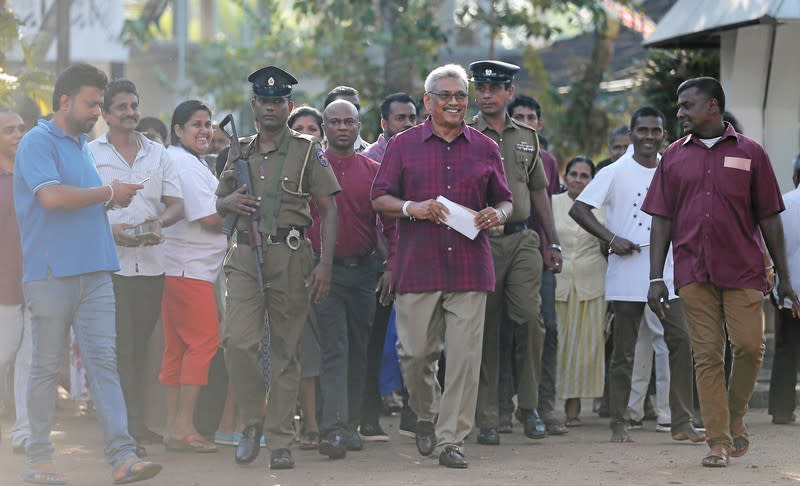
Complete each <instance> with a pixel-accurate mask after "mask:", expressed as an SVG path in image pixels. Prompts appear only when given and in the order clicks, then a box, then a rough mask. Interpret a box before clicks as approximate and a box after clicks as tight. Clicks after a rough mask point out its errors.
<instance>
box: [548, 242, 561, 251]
mask: <svg viewBox="0 0 800 486" xmlns="http://www.w3.org/2000/svg"><path fill="white" fill-rule="evenodd" d="M550 248H551V249H553V250H556V251H557V252H559V253H561V245H559V244H558V243H550Z"/></svg>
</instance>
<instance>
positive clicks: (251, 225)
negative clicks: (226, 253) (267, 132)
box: [219, 114, 264, 292]
mask: <svg viewBox="0 0 800 486" xmlns="http://www.w3.org/2000/svg"><path fill="white" fill-rule="evenodd" d="M228 125H230V132H228V131H227V130H225V127H226V126H228ZM219 129H220V130H221V131H222V133H223V134H225V137H226V138H227V139H228V140H229V141H230V143H231V145H230V148H229V149H228V150H229V152H228V160H233V167H232V169H233V171H234V172H235V179H236V187H237V188H239V187H242V185H246V186H247V194H249V195H251V196H255V195H254V194H253V184H252V180H251V179H250V162H248V161H247V159H243V158H242V146H241V144H240V143H239V135H238V134H237V133H236V123H234V121H233V115H230V114H229V115H228V116H226V117H225V118H224V119H223V120H222V121H221V122H220V123H219ZM238 219H239V214H237V213H234V212H231V213H228V214H226V215H225V217H224V221H223V224H222V232H223V233H225V235H226V236H231V235H232V234H233V232H234V231H235V230H236V221H237V220H238ZM260 219H261V211H259V210H256V211H255V212H253V213H252V214H251V215H250V220H249V222H248V228H247V238H248V244H249V245H250V248H252V249H253V253H255V255H256V277H257V278H258V288H259V289H260V290H261V292H264V271H263V267H264V241H263V239H262V238H261V232H260V231H259V229H258V223H259V220H260ZM237 243H238V244H241V243H244V242H242V241H239V242H237Z"/></svg>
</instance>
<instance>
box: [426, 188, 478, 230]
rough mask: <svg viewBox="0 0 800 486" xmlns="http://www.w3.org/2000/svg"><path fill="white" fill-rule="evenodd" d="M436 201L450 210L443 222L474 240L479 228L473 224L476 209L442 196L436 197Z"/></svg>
mask: <svg viewBox="0 0 800 486" xmlns="http://www.w3.org/2000/svg"><path fill="white" fill-rule="evenodd" d="M436 201H438V202H440V203H442V204H444V205H445V207H446V208H447V210H448V211H450V214H448V215H447V219H446V220H445V222H444V224H446V225H447V226H449V227H451V228H453V229H454V230H456V231H458V232H459V233H461V234H462V235H464V236H466V237H467V238H469V239H470V240H474V239H475V237H476V236H478V233H479V232H480V230H479V229H478V227H477V226H475V215H476V214H477V212H476V211H474V210H472V209H469V208H466V207H464V206H462V205H460V204H458V203H454V202H453V201H451V200H449V199H447V198H446V197H444V196H439V197H437V198H436Z"/></svg>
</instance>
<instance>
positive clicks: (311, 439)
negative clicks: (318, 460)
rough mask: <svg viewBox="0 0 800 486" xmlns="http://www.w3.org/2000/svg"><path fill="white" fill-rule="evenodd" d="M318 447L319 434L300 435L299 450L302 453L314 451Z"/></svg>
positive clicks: (305, 433) (307, 433) (304, 433)
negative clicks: (302, 451)
mask: <svg viewBox="0 0 800 486" xmlns="http://www.w3.org/2000/svg"><path fill="white" fill-rule="evenodd" d="M318 447H319V432H303V433H302V434H301V435H300V449H301V450H304V451H311V450H315V449H317V448H318Z"/></svg>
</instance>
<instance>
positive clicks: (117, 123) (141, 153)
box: [89, 79, 183, 452]
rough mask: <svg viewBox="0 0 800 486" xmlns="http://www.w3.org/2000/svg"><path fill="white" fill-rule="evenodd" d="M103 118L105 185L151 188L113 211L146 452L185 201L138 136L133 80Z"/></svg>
mask: <svg viewBox="0 0 800 486" xmlns="http://www.w3.org/2000/svg"><path fill="white" fill-rule="evenodd" d="M102 114H103V119H104V120H105V122H106V124H107V125H108V127H109V129H108V132H106V133H104V134H103V135H101V136H100V137H98V138H97V139H96V140H94V141H92V142H91V143H90V144H89V150H90V151H91V152H92V155H93V157H94V159H95V163H96V164H97V171H98V172H99V173H100V178H101V179H102V180H103V184H109V183H111V181H113V180H115V179H117V180H120V181H124V182H130V183H135V184H143V185H144V189H142V190H141V191H139V192H138V193H137V194H136V196H135V197H134V198H133V201H132V202H131V204H130V205H129V206H128V207H126V208H114V209H112V210H110V211H108V220H109V223H110V224H111V230H112V233H113V235H114V241H115V243H116V247H117V254H118V256H119V263H120V271H119V272H117V273H115V274H114V275H113V276H112V279H113V283H114V294H115V296H116V316H117V317H116V327H117V369H118V371H119V378H120V384H121V385H122V392H123V394H124V396H125V404H126V406H127V409H128V432H129V433H130V435H131V436H132V437H133V438H134V439H135V440H136V442H137V444H138V445H141V444H158V443H161V440H162V438H161V436H160V435H158V434H156V433H155V432H153V431H151V430H149V429H148V428H147V427H146V426H145V423H144V414H143V410H142V399H143V395H144V393H143V391H144V390H143V378H144V374H143V373H142V372H143V371H144V369H145V359H146V354H147V343H148V341H149V339H150V335H151V333H152V332H153V328H154V326H155V323H156V321H157V320H158V316H159V313H160V311H161V295H162V293H163V290H164V265H163V260H162V255H163V254H162V248H161V246H160V245H159V243H160V242H161V237H160V235H161V228H162V227H166V226H170V225H172V224H173V223H175V222H176V221H178V220H179V219H180V218H181V217H183V199H182V194H181V189H180V184H179V182H178V176H177V173H176V172H175V168H174V166H173V164H172V160H171V159H170V157H169V156H168V155H167V151H166V149H165V148H164V147H163V146H162V145H161V144H158V143H155V142H153V141H151V140H149V139H148V138H146V137H145V136H144V135H143V134H141V133H140V132H137V131H136V126H137V124H138V123H139V117H140V114H139V95H138V93H137V92H136V86H135V85H134V84H133V83H132V82H130V81H128V80H125V79H118V80H115V81H112V82H111V83H109V85H108V89H107V90H106V92H105V98H104V101H103V109H102ZM145 222H147V228H146V232H147V233H149V237H145V238H142V237H141V233H142V229H144V228H143V227H142V226H139V225H141V224H142V223H145ZM137 231H138V233H139V236H137ZM138 450H139V451H140V452H141V451H142V449H138Z"/></svg>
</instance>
